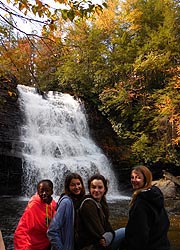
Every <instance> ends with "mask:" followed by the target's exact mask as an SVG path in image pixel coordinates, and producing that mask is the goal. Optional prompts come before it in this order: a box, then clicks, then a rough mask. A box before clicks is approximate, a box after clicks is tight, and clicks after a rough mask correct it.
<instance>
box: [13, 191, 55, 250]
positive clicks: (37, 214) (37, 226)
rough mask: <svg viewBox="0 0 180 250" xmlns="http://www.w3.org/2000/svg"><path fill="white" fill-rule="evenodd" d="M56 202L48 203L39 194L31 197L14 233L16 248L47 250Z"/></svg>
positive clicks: (20, 249) (16, 249)
mask: <svg viewBox="0 0 180 250" xmlns="http://www.w3.org/2000/svg"><path fill="white" fill-rule="evenodd" d="M55 208H56V202H55V201H54V200H52V202H51V203H50V204H49V205H48V204H46V203H44V202H43V201H42V200H41V199H40V197H39V195H38V194H35V195H34V196H32V197H31V199H30V200H29V202H28V205H27V207H26V209H25V211H24V213H23V215H22V217H21V219H20V221H19V223H18V226H17V228H16V230H15V233H14V250H47V249H48V247H49V245H50V242H49V239H48V237H47V228H48V227H49V224H50V221H51V219H52V218H53V216H54V214H55Z"/></svg>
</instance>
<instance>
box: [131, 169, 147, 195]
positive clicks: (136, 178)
mask: <svg viewBox="0 0 180 250" xmlns="http://www.w3.org/2000/svg"><path fill="white" fill-rule="evenodd" d="M131 184H132V187H133V189H134V190H136V189H140V188H143V187H144V185H145V178H144V175H143V174H142V173H141V172H140V171H136V170H133V171H132V172H131Z"/></svg>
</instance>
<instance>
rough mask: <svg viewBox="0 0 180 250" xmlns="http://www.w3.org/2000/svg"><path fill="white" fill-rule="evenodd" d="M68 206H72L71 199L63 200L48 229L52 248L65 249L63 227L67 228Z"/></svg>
mask: <svg viewBox="0 0 180 250" xmlns="http://www.w3.org/2000/svg"><path fill="white" fill-rule="evenodd" d="M68 206H71V203H70V201H68V200H67V199H66V201H62V202H61V203H60V205H59V207H58V210H57V212H56V214H55V216H54V217H53V219H52V221H51V224H50V226H49V228H48V231H47V236H48V238H49V240H50V242H51V249H56V250H63V249H64V245H63V239H62V238H63V235H62V234H63V229H62V228H65V221H66V220H67V219H68V218H67V210H68Z"/></svg>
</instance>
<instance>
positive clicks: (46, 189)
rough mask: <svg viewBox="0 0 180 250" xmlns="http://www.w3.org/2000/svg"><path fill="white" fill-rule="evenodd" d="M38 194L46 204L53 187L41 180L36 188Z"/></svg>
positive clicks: (48, 201) (48, 202)
mask: <svg viewBox="0 0 180 250" xmlns="http://www.w3.org/2000/svg"><path fill="white" fill-rule="evenodd" d="M37 192H38V195H39V197H40V198H41V200H42V201H43V202H45V203H47V204H50V202H51V200H52V197H51V195H52V194H53V189H52V187H51V186H50V185H49V183H48V182H41V183H40V184H39V186H38V189H37Z"/></svg>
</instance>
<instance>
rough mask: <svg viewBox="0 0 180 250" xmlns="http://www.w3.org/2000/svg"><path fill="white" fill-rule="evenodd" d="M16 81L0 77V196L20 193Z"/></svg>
mask: <svg viewBox="0 0 180 250" xmlns="http://www.w3.org/2000/svg"><path fill="white" fill-rule="evenodd" d="M16 87H17V81H16V79H15V78H14V77H12V76H7V75H6V76H1V77H0V194H7V195H8V194H19V193H20V192H21V174H22V164H21V150H20V148H21V145H20V141H19V135H20V133H19V132H20V131H19V127H20V126H19V125H20V124H21V122H22V116H21V111H20V109H19V105H18V92H17V89H16Z"/></svg>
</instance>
